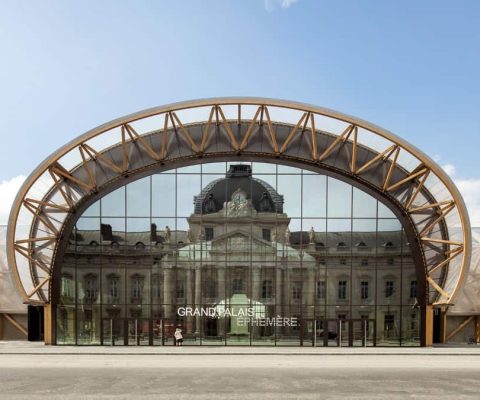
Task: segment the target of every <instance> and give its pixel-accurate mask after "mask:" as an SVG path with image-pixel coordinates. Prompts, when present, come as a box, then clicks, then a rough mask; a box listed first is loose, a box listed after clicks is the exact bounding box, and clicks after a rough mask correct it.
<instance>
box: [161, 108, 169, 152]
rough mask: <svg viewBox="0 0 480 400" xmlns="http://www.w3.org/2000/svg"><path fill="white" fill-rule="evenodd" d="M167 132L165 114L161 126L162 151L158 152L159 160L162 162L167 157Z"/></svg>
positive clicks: (166, 116)
mask: <svg viewBox="0 0 480 400" xmlns="http://www.w3.org/2000/svg"><path fill="white" fill-rule="evenodd" d="M167 131H168V113H165V122H164V124H163V132H162V149H161V151H160V158H161V159H162V160H164V159H165V157H166V156H167Z"/></svg>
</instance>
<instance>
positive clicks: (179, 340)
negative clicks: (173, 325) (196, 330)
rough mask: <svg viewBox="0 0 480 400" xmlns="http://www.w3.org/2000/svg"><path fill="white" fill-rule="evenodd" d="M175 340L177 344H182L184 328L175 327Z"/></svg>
mask: <svg viewBox="0 0 480 400" xmlns="http://www.w3.org/2000/svg"><path fill="white" fill-rule="evenodd" d="M173 340H174V342H175V346H182V344H183V335H182V330H181V329H180V328H177V329H175V333H174V334H173Z"/></svg>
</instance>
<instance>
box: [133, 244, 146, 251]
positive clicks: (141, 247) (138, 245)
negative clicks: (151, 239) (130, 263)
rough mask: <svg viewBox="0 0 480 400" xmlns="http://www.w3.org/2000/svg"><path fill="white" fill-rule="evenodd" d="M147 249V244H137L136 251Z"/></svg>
mask: <svg viewBox="0 0 480 400" xmlns="http://www.w3.org/2000/svg"><path fill="white" fill-rule="evenodd" d="M144 249H145V244H144V243H142V242H137V243H135V250H144Z"/></svg>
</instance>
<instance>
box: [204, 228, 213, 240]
mask: <svg viewBox="0 0 480 400" xmlns="http://www.w3.org/2000/svg"><path fill="white" fill-rule="evenodd" d="M205 240H207V241H208V240H213V228H211V227H205Z"/></svg>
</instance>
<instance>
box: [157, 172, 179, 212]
mask: <svg viewBox="0 0 480 400" xmlns="http://www.w3.org/2000/svg"><path fill="white" fill-rule="evenodd" d="M175 199H176V190H175V174H172V173H164V174H157V175H152V216H154V217H174V216H175V203H176V200H175Z"/></svg>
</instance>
